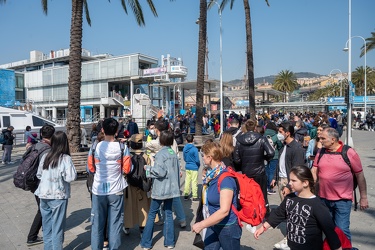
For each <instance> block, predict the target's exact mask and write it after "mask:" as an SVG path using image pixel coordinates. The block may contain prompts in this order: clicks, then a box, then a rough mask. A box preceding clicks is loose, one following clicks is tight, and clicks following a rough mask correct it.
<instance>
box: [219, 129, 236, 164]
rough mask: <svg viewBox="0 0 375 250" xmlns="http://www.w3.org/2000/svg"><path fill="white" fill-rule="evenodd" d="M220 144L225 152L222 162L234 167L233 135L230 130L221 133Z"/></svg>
mask: <svg viewBox="0 0 375 250" xmlns="http://www.w3.org/2000/svg"><path fill="white" fill-rule="evenodd" d="M219 144H220V146H221V149H222V152H223V159H222V162H223V163H224V164H225V166H227V167H232V168H233V169H234V162H233V152H234V147H233V135H232V133H230V132H228V131H224V133H223V134H222V135H221V139H220V143H219Z"/></svg>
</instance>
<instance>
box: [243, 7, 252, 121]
mask: <svg viewBox="0 0 375 250" xmlns="http://www.w3.org/2000/svg"><path fill="white" fill-rule="evenodd" d="M243 5H244V8H245V18H246V62H247V75H248V78H247V83H248V86H249V113H250V118H251V119H255V86H254V85H255V80H254V61H253V35H252V30H251V16H250V5H249V0H244V1H243Z"/></svg>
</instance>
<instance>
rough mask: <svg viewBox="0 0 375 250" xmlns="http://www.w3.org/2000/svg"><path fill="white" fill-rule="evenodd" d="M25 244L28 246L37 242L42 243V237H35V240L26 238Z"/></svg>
mask: <svg viewBox="0 0 375 250" xmlns="http://www.w3.org/2000/svg"><path fill="white" fill-rule="evenodd" d="M26 243H27V245H28V246H34V245H38V244H42V243H43V237H39V236H38V237H36V239H35V240H28V241H27V242H26Z"/></svg>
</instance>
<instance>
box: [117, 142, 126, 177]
mask: <svg viewBox="0 0 375 250" xmlns="http://www.w3.org/2000/svg"><path fill="white" fill-rule="evenodd" d="M118 143H119V145H120V150H121V157H120V159H121V174H123V172H122V168H123V166H124V162H123V160H122V158H123V157H124V149H125V145H124V144H123V143H121V142H120V141H119V142H118Z"/></svg>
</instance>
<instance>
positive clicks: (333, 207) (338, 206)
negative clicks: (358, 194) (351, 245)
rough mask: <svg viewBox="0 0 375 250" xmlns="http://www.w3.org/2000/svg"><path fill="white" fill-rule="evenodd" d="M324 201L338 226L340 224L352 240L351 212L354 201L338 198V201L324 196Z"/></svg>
mask: <svg viewBox="0 0 375 250" xmlns="http://www.w3.org/2000/svg"><path fill="white" fill-rule="evenodd" d="M321 199H322V201H323V203H324V204H326V206H327V207H328V209H329V212H330V213H331V216H332V219H333V221H334V222H335V224H336V226H338V227H339V228H340V229H341V230H342V231H343V232H344V233H345V235H346V237H348V239H349V240H351V234H350V229H349V226H350V212H351V210H352V201H351V200H338V201H330V200H327V199H324V198H321Z"/></svg>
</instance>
